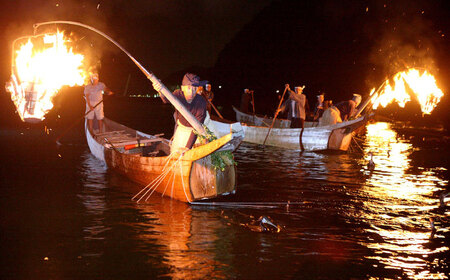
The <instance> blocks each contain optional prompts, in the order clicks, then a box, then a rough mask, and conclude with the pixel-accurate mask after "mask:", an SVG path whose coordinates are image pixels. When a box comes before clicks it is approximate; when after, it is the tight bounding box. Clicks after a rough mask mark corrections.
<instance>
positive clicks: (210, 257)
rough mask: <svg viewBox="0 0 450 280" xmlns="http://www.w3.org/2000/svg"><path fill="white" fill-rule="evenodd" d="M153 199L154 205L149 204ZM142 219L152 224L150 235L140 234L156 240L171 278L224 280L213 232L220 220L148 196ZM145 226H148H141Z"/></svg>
mask: <svg viewBox="0 0 450 280" xmlns="http://www.w3.org/2000/svg"><path fill="white" fill-rule="evenodd" d="M152 200H153V201H154V203H152ZM140 207H141V210H143V211H144V212H145V214H144V216H146V217H147V218H149V220H151V221H153V222H152V224H151V227H152V232H151V233H150V232H143V235H142V236H141V238H142V239H143V240H149V239H150V240H155V239H156V243H157V244H158V245H160V246H162V248H161V252H162V253H163V255H164V261H163V264H164V265H165V266H166V267H168V268H169V271H170V272H169V273H168V274H167V275H164V276H168V277H170V278H172V279H211V278H214V279H225V278H226V276H225V275H223V272H222V269H220V267H222V266H224V264H223V263H220V262H219V261H217V258H218V256H217V255H216V254H222V252H215V245H216V242H217V241H218V236H217V235H216V234H215V230H217V229H218V228H220V227H221V225H222V224H221V222H220V217H215V216H214V214H211V213H210V212H208V211H198V212H196V211H193V210H192V208H191V207H190V206H189V205H188V204H187V203H182V202H178V201H173V200H168V199H161V198H158V197H155V198H154V197H151V198H150V203H148V204H147V203H146V204H142V205H140ZM144 226H148V225H144Z"/></svg>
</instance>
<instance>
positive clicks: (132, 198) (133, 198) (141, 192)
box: [131, 154, 172, 200]
mask: <svg viewBox="0 0 450 280" xmlns="http://www.w3.org/2000/svg"><path fill="white" fill-rule="evenodd" d="M171 157H172V154H170V155H169V156H168V157H167V162H166V164H165V165H164V167H163V170H164V169H165V168H166V166H167V164H168V163H169V159H170V158H171ZM158 177H159V176H158ZM153 182H154V180H153V181H151V182H150V183H148V185H147V186H145V187H144V188H143V189H142V190H141V191H140V192H138V193H137V194H136V195H135V196H133V197H132V198H131V200H134V199H135V198H136V197H137V196H138V195H139V194H140V193H142V192H143V191H144V190H145V189H147V188H148V187H149V186H150V185H151V184H152V183H153Z"/></svg>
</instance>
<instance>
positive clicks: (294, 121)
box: [277, 84, 308, 128]
mask: <svg viewBox="0 0 450 280" xmlns="http://www.w3.org/2000/svg"><path fill="white" fill-rule="evenodd" d="M285 87H286V89H287V90H288V91H289V98H288V99H287V100H286V101H285V102H284V104H283V106H281V108H280V109H278V112H277V113H279V112H284V111H286V110H287V111H288V119H289V120H290V121H291V128H303V127H304V125H305V118H306V108H308V100H307V99H306V95H304V94H303V89H304V88H305V86H303V87H295V92H294V91H292V90H291V89H290V87H289V84H286V85H285Z"/></svg>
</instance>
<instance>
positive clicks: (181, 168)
mask: <svg viewBox="0 0 450 280" xmlns="http://www.w3.org/2000/svg"><path fill="white" fill-rule="evenodd" d="M183 156H184V152H183V153H182V154H181V156H180V159H181V158H182V157H183ZM180 177H181V186H182V187H183V191H184V195H185V196H186V200H187V201H188V202H189V203H191V200H190V199H189V197H188V195H187V193H186V188H185V187H184V179H183V177H184V176H183V165H182V162H181V161H180Z"/></svg>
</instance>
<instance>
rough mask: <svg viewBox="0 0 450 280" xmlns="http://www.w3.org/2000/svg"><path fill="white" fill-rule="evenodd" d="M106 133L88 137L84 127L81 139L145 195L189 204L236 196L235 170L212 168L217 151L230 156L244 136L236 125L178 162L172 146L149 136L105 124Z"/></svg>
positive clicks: (90, 134) (231, 168)
mask: <svg viewBox="0 0 450 280" xmlns="http://www.w3.org/2000/svg"><path fill="white" fill-rule="evenodd" d="M104 125H105V128H106V129H105V132H103V133H99V134H93V133H92V132H91V131H90V130H89V129H88V126H87V124H85V133H86V139H87V143H88V145H89V149H90V150H91V153H92V154H93V155H94V156H95V157H96V158H98V159H99V160H101V161H103V162H104V163H106V165H107V166H108V168H111V169H112V170H115V171H117V172H118V173H121V174H123V175H125V176H126V177H128V178H129V179H131V180H132V181H135V182H137V183H139V184H142V185H145V186H147V187H148V188H149V191H151V193H153V191H156V192H158V193H160V194H162V195H165V196H169V197H171V198H174V199H177V200H180V201H184V202H192V201H196V200H202V199H208V198H214V197H218V196H221V195H227V194H230V193H234V192H235V191H236V168H235V166H234V165H233V163H227V164H226V166H225V167H224V169H223V170H220V169H216V168H214V166H213V165H212V163H211V158H212V156H211V155H212V154H213V153H214V152H216V151H231V152H232V151H234V150H235V149H236V148H237V147H238V146H239V144H240V143H241V141H242V139H243V138H244V134H243V133H244V132H243V129H242V127H241V125H240V124H239V123H236V124H233V125H232V127H231V129H230V126H228V133H225V134H224V135H223V137H221V138H219V139H217V140H214V141H211V142H209V143H207V144H204V145H196V146H194V148H192V149H191V150H188V151H187V152H185V153H184V154H183V155H182V156H179V155H175V154H170V144H171V142H170V141H169V140H167V139H164V138H161V137H159V136H155V135H149V134H146V133H143V132H140V131H137V130H134V129H131V128H129V127H126V126H124V125H122V124H119V123H116V122H114V121H112V120H109V119H107V118H105V119H104Z"/></svg>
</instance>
